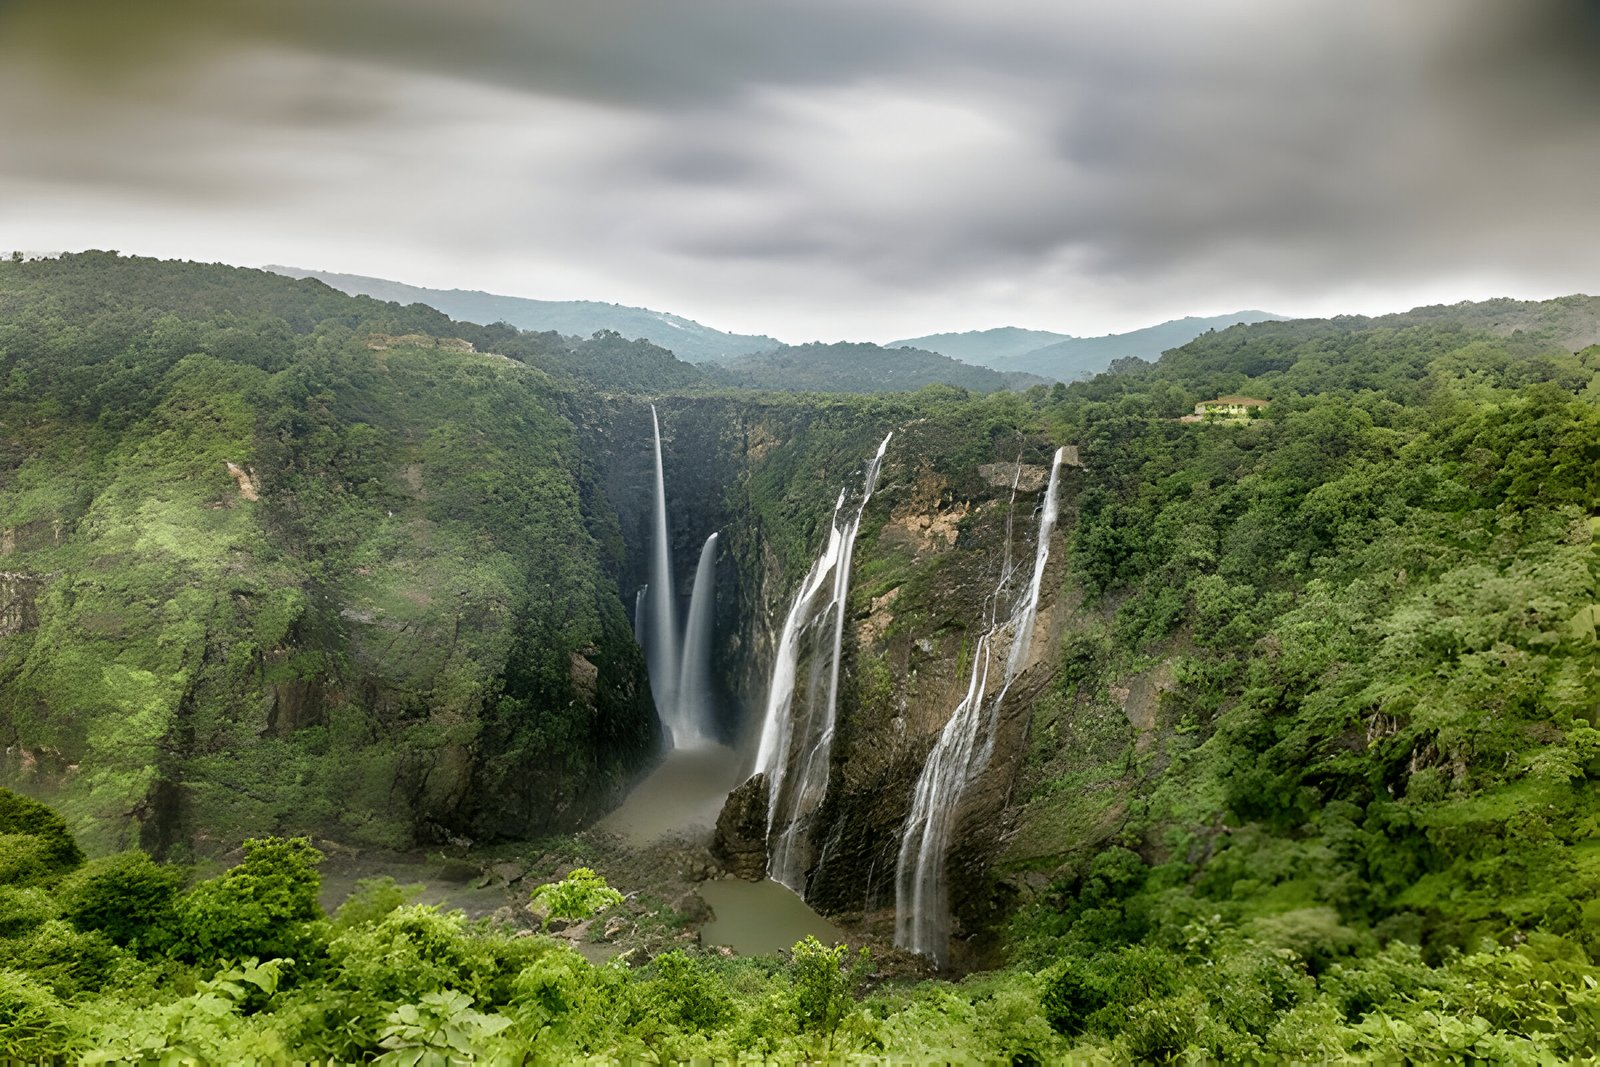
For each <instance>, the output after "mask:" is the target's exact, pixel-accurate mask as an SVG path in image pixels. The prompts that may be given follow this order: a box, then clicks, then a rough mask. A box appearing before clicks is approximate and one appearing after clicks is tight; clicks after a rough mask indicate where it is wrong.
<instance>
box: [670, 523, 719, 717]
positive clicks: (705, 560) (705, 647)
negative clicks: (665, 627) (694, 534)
mask: <svg viewBox="0 0 1600 1067" xmlns="http://www.w3.org/2000/svg"><path fill="white" fill-rule="evenodd" d="M716 600H717V535H716V534H712V535H711V536H710V537H708V538H706V543H705V546H704V547H703V548H701V549H700V562H699V564H698V565H697V566H696V567H695V571H694V592H693V593H691V594H690V596H689V619H688V621H687V622H686V623H685V624H684V627H683V660H682V662H681V663H680V665H679V668H678V690H677V700H676V702H675V703H674V705H673V713H672V722H671V730H672V744H673V747H674V748H689V747H691V746H694V745H699V744H704V743H705V742H706V740H707V739H708V738H709V737H710V736H711V733H712V731H711V724H710V721H709V720H710V716H711V636H712V630H711V622H712V617H713V616H714V615H715V614H716V610H717V604H716Z"/></svg>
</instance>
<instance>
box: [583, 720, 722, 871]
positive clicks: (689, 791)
mask: <svg viewBox="0 0 1600 1067" xmlns="http://www.w3.org/2000/svg"><path fill="white" fill-rule="evenodd" d="M743 764H744V761H743V760H742V759H741V758H740V756H739V754H738V753H737V752H735V751H734V750H733V749H731V748H728V747H726V746H724V745H705V746H703V747H700V748H679V749H673V750H672V751H671V752H669V753H667V757H666V759H664V760H662V761H661V766H659V767H657V768H656V769H655V770H654V771H652V772H651V774H650V776H649V777H648V778H646V779H645V780H644V781H642V782H640V783H639V784H638V786H636V787H635V788H634V790H633V792H632V793H629V794H628V799H627V800H624V801H623V802H622V806H621V807H619V808H617V809H616V810H615V811H613V812H611V813H610V814H609V815H606V816H605V817H604V818H602V819H601V820H600V821H599V822H597V823H595V829H596V830H603V831H605V832H606V833H610V834H616V835H617V836H618V837H620V838H622V839H623V840H624V841H626V842H627V843H628V844H630V845H633V846H635V847H639V846H643V845H651V844H655V843H656V842H658V841H663V840H669V839H673V838H692V839H698V840H707V841H709V840H710V839H711V831H712V830H713V829H714V828H715V827H716V825H717V815H718V814H719V813H720V812H721V811H722V802H723V801H724V800H726V799H727V798H728V793H729V791H730V790H732V789H733V787H734V786H736V785H738V784H739V783H740V782H741V781H742V780H743V774H742V773H741V772H743V771H744V765H743Z"/></svg>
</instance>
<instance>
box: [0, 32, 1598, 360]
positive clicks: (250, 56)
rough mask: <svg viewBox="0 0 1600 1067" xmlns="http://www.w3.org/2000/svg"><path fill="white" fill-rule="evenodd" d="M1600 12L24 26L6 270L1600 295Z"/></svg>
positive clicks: (1, 237) (1101, 309) (0, 120)
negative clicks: (56, 266)
mask: <svg viewBox="0 0 1600 1067" xmlns="http://www.w3.org/2000/svg"><path fill="white" fill-rule="evenodd" d="M1597 188H1600V2H1596V0H1515V2H1511V0H1404V2H1400V0H1249V2H1245V0H1208V2H1204V3H1200V2H1196V0H1142V2H1130V0H1114V2H1113V0H1105V2H1078V3H1074V2H1069V0H1025V2H1024V0H983V2H979V0H962V2H956V0H582V2H579V0H449V2H446V0H144V2H140V3H130V2H128V0H73V2H71V3H68V2H64V0H0V249H3V248H21V249H27V250H70V249H79V248H89V247H99V248H117V249H120V250H122V251H124V252H139V253H145V254H152V255H161V256H173V257H182V258H189V259H202V260H223V261H226V262H230V263H239V264H246V265H260V264H265V263H269V262H280V263H290V264H294V265H298V266H303V267H308V268H314V269H326V270H335V271H347V272H353V273H360V274H372V275H377V276H380V277H387V278H393V279H397V280H400V281H406V282H412V283H415V284H421V285H430V286H439V287H445V288H450V287H457V288H470V289H486V290H490V291H494V292H501V293H509V294H513V295H519V296H531V297H540V298H545V299H595V300H611V301H616V302H618V303H625V304H640V305H645V306H649V307H655V308H659V309H662V310H670V311H675V312H678V313H680V314H684V315H688V316H689V317H691V318H695V319H698V320H700V321H702V322H704V323H707V324H708V325H713V326H717V327H719V328H722V329H732V330H739V331H745V332H759V333H771V334H773V335H775V336H778V337H781V338H783V339H785V340H790V341H802V340H809V339H813V338H825V339H836V338H841V337H849V338H857V339H872V340H889V339H892V338H896V337H902V336H911V335H916V334H923V333H930V332H935V331H940V330H959V329H975V328H985V327H990V326H999V325H1021V326H1028V327H1034V328H1041V329H1053V330H1060V331H1062V332H1067V333H1075V334H1082V335H1088V334H1098V333H1105V332H1109V331H1114V330H1123V329H1129V328H1134V327H1137V326H1142V325H1147V324H1149V323H1151V322H1155V321H1158V320H1161V319H1166V318H1172V317H1176V316H1179V315H1185V314H1211V313H1219V312H1224V311H1232V310H1237V309H1240V308H1247V307H1248V308H1264V309H1266V310H1270V311H1279V312H1285V313H1290V314H1331V313H1335V312H1339V311H1382V310H1392V309H1397V308H1403V307H1409V306H1412V305H1415V304H1418V303H1429V302H1439V301H1447V302H1448V301H1454V300H1458V299H1464V298H1481V297H1485V296H1489V295H1497V294H1508V295H1516V296H1530V297H1531V296H1549V295H1556V294H1559V293H1567V292H1575V291H1588V292H1596V291H1600V195H1597V193H1596V190H1597Z"/></svg>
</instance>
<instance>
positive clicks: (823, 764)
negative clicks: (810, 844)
mask: <svg viewBox="0 0 1600 1067" xmlns="http://www.w3.org/2000/svg"><path fill="white" fill-rule="evenodd" d="M893 436H894V434H893V433H892V432H891V433H890V434H888V435H887V436H885V437H884V439H883V443H882V444H880V445H879V446H878V451H877V454H876V455H874V456H873V457H872V461H871V462H870V463H868V464H867V470H866V475H865V477H864V478H863V479H862V486H861V499H860V502H859V503H857V504H856V505H855V506H854V507H853V508H850V507H847V506H846V505H847V503H848V501H849V492H848V488H846V489H841V490H840V491H839V499H838V501H837V502H836V503H835V504H834V506H833V519H832V521H831V522H830V523H829V525H828V541H827V544H826V545H825V546H824V547H823V550H822V554H821V555H820V556H818V557H817V560H816V562H815V563H813V564H812V565H811V570H810V571H809V572H808V573H807V574H806V577H805V581H803V582H801V583H800V591H799V592H798V593H796V594H795V598H794V601H793V603H792V604H790V606H789V614H788V616H787V617H786V618H785V619H784V623H783V631H782V633H781V635H780V636H779V638H778V653H777V657H776V658H775V659H774V661H773V665H772V677H771V681H770V682H769V684H768V687H767V708H766V715H765V717H764V718H763V720H762V724H761V742H760V745H759V747H758V748H757V752H756V766H755V769H756V771H757V772H759V773H764V774H765V775H766V776H767V790H768V793H767V795H768V804H767V840H768V859H767V873H768V875H770V876H771V877H772V878H773V879H774V880H775V881H778V882H782V883H783V884H784V885H786V886H788V887H789V888H790V889H792V890H794V891H795V892H797V893H800V894H802V895H804V892H805V884H804V883H805V873H806V842H807V840H808V837H809V831H810V828H811V822H812V819H813V817H814V816H815V815H816V812H817V809H818V808H819V807H820V806H821V804H822V798H823V796H824V794H826V793H827V791H828V772H829V767H830V764H831V762H832V758H833V733H834V725H835V722H836V720H837V716H838V706H839V659H840V651H841V649H842V646H843V640H844V617H845V613H846V611H847V610H848V601H849V595H850V561H851V558H852V556H853V555H854V553H855V543H856V533H857V532H858V531H859V530H860V529H861V518H862V516H863V515H865V514H866V510H867V503H868V501H870V500H871V499H872V491H873V489H874V488H875V487H876V486H877V483H878V472H879V470H880V469H881V468H882V467H883V455H884V452H886V451H887V450H888V448H889V439H890V438H891V437H893ZM802 659H803V660H804V662H805V665H806V675H805V678H804V680H803V685H802V684H801V679H800V677H799V672H800V665H801V662H802ZM797 689H798V690H799V693H798V699H797V693H796V690H797Z"/></svg>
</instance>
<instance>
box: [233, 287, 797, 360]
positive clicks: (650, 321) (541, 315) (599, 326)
mask: <svg viewBox="0 0 1600 1067" xmlns="http://www.w3.org/2000/svg"><path fill="white" fill-rule="evenodd" d="M262 269H263V270H268V271H271V272H273V273H274V274H282V275H284V276H286V277H289V278H314V279H316V280H317V281H320V282H322V283H323V284H324V285H327V286H330V287H332V288H334V289H337V290H339V291H340V292H342V293H347V294H349V295H351V296H370V297H373V298H375V299H378V300H391V301H395V302H396V303H400V304H425V305H427V306H428V307H431V308H434V309H436V310H438V311H442V312H444V313H445V314H446V315H449V316H450V317H451V318H454V319H460V320H463V321H467V322H476V323H481V324H483V325H491V324H493V323H496V322H505V323H508V324H510V325H512V326H515V327H517V328H518V329H522V330H534V331H540V332H543V331H550V330H553V331H555V332H556V333H559V334H562V335H564V336H578V337H589V336H591V335H593V334H594V333H596V332H598V331H601V330H607V331H611V332H613V333H617V334H620V335H622V336H623V337H624V338H626V339H628V340H637V339H640V338H642V339H644V340H646V341H649V342H651V343H652V344H655V345H658V346H660V347H662V348H665V349H667V350H668V351H670V352H672V353H673V354H674V355H677V356H680V357H681V358H683V359H684V360H686V361H688V362H700V361H705V360H711V361H718V362H720V361H725V360H729V359H736V358H738V357H740V356H745V355H753V354H757V353H761V352H770V351H773V350H775V349H777V348H778V347H779V345H780V342H779V341H778V340H777V339H775V338H772V337H767V336H765V335H755V334H737V333H729V332H727V331H724V330H718V329H716V328H715V327H711V326H706V325H705V324H703V323H700V322H696V321H695V320H693V319H689V318H685V317H684V316H682V315H674V314H672V313H671V312H667V311H656V310H655V309H653V308H642V307H631V306H628V305H626V304H611V303H606V302H604V301H599V300H538V299H535V298H533V297H522V296H506V295H504V294H500V293H489V292H484V291H482V290H478V289H433V288H429V287H427V286H421V285H411V284H409V283H406V282H397V281H393V280H391V279H388V278H374V277H371V276H370V275H365V274H342V273H339V272H336V271H319V270H308V269H306V268H304V267H291V266H285V265H283V264H277V263H270V264H268V265H267V266H265V267H263V268H262Z"/></svg>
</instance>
